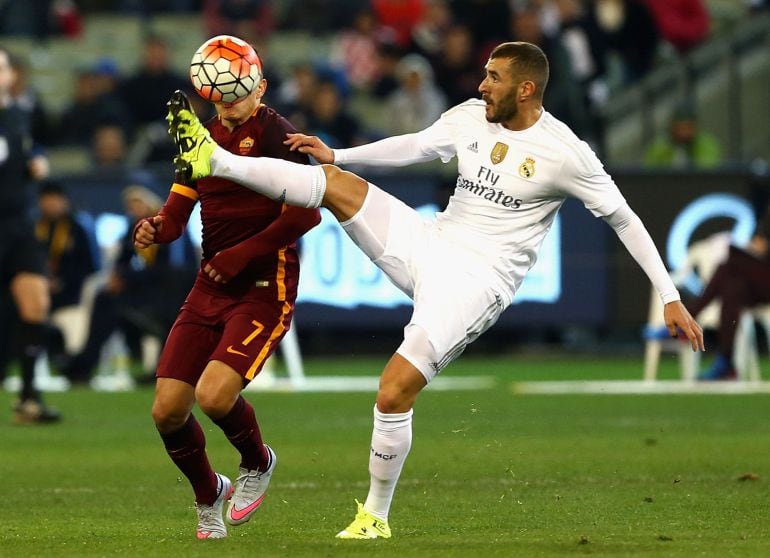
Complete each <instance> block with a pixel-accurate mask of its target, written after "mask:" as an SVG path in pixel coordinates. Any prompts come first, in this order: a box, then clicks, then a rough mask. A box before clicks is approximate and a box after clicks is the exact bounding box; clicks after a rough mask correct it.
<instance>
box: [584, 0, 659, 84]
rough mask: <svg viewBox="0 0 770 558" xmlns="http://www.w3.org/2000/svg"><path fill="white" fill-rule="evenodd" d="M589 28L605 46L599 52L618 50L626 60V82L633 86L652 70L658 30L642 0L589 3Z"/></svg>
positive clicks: (624, 75) (609, 0) (624, 72)
mask: <svg viewBox="0 0 770 558" xmlns="http://www.w3.org/2000/svg"><path fill="white" fill-rule="evenodd" d="M586 7H587V13H586V16H587V17H586V25H587V28H588V30H589V32H590V33H591V35H592V36H593V37H594V38H595V40H596V41H599V42H601V43H603V44H602V46H601V47H599V48H598V49H597V50H599V51H605V50H606V51H615V52H617V53H618V54H619V55H620V57H621V59H622V61H623V76H622V78H623V81H624V82H625V83H626V84H630V83H633V82H635V81H637V80H638V79H640V78H641V77H643V76H644V75H645V74H647V73H648V72H649V71H650V69H651V68H652V64H653V61H654V57H655V52H656V50H657V48H658V31H657V26H656V25H655V21H654V20H653V17H652V14H651V13H650V11H649V9H648V8H647V6H646V5H645V4H643V3H642V1H641V0H595V1H594V2H588V3H587V6H586Z"/></svg>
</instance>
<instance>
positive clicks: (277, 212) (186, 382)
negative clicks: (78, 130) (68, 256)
mask: <svg viewBox="0 0 770 558" xmlns="http://www.w3.org/2000/svg"><path fill="white" fill-rule="evenodd" d="M266 86H267V84H266V82H265V80H264V79H263V80H262V81H261V82H260V84H259V86H258V87H257V88H256V89H255V90H254V91H253V92H252V93H251V94H249V95H248V97H245V98H244V99H242V100H239V101H237V102H235V103H215V107H216V112H217V116H216V117H215V118H213V119H211V120H210V121H209V122H207V123H206V126H207V128H208V129H209V131H210V132H211V136H212V137H213V138H214V140H215V141H216V142H217V143H218V144H219V145H220V146H222V147H223V148H224V149H226V150H228V151H231V152H232V153H236V154H239V155H249V156H254V157H258V156H270V157H277V158H282V159H286V160H289V161H294V162H300V163H308V162H309V161H308V158H307V155H301V154H299V153H298V152H296V151H294V152H292V151H289V148H288V147H287V146H285V145H283V141H284V139H285V138H286V133H287V132H294V131H295V130H294V128H293V127H292V125H291V124H290V123H289V122H288V121H287V120H285V119H284V118H283V117H282V116H280V115H279V114H278V113H276V112H275V111H274V110H273V109H271V108H269V107H267V106H265V105H263V104H261V99H262V96H263V95H264V93H265V88H266ZM197 201H200V203H201V219H202V222H203V262H202V265H201V270H200V272H199V274H198V277H197V279H196V281H195V285H194V286H193V288H192V291H190V294H189V295H188V297H187V299H186V300H185V303H184V305H183V306H182V309H181V311H180V313H179V316H178V317H177V320H176V322H175V323H174V326H173V327H172V329H171V332H170V333H169V336H168V340H167V341H166V345H165V347H164V349H163V353H162V355H161V357H160V362H159V363H158V369H157V378H158V379H157V384H156V392H155V401H154V403H153V407H152V417H153V420H154V421H155V425H156V427H157V429H158V431H159V432H160V436H161V438H162V439H163V443H164V445H165V446H166V451H167V452H168V455H169V457H171V460H172V461H173V462H174V463H175V464H176V466H177V467H179V469H180V470H181V471H182V472H183V473H184V474H185V476H186V477H187V478H188V479H189V481H190V483H191V484H192V487H193V490H194V492H195V502H196V508H197V511H198V529H197V536H198V538H199V539H205V538H221V537H225V536H227V528H226V527H225V524H224V521H223V519H222V508H223V505H224V502H225V500H228V499H230V497H231V495H232V500H231V502H230V505H229V507H228V510H227V522H228V523H230V524H231V525H238V524H241V523H244V522H246V521H248V520H249V518H250V517H251V515H252V514H253V513H254V512H255V511H256V509H257V508H258V507H259V505H260V504H261V502H262V499H263V498H264V495H265V491H266V490H267V486H268V483H269V482H270V477H271V475H272V473H273V470H274V469H275V464H276V455H275V453H274V452H273V450H272V449H271V448H270V447H269V446H267V445H265V444H264V443H263V441H262V435H261V433H260V429H259V426H258V424H257V420H256V417H255V414H254V409H253V408H252V407H251V405H249V403H248V402H247V401H246V400H245V399H244V398H243V397H242V396H241V394H240V392H241V390H242V389H243V388H244V386H246V384H248V383H249V381H251V380H253V379H254V377H255V376H256V375H257V374H259V372H260V370H261V368H262V365H263V364H264V362H265V360H266V359H267V358H268V357H269V356H270V355H271V354H272V353H273V351H274V350H275V349H276V347H277V345H278V343H279V341H280V340H281V338H282V337H283V336H284V334H285V333H286V331H287V330H288V328H289V324H290V322H291V317H292V313H293V311H294V300H295V298H296V295H297V283H298V280H299V262H298V257H297V250H296V245H295V243H296V241H297V239H298V238H299V237H300V236H302V234H304V233H305V232H306V231H308V230H309V229H311V228H312V227H314V226H315V225H317V224H318V223H319V222H320V214H319V212H318V210H317V209H311V210H308V209H299V208H296V207H290V206H287V205H285V204H283V203H280V202H276V201H273V200H271V199H269V198H267V197H265V196H263V195H260V194H256V193H254V192H252V191H250V190H247V189H245V188H243V187H241V186H239V185H237V184H235V183H234V182H230V181H229V180H223V179H220V178H205V179H203V180H199V181H197V183H196V184H179V183H175V184H174V185H173V186H172V187H171V193H170V194H169V197H168V199H167V200H166V204H165V205H164V206H163V209H161V211H160V213H159V214H158V215H157V216H155V217H153V218H150V219H146V220H144V221H143V222H140V223H139V224H138V225H137V227H136V229H135V232H134V241H135V245H136V246H137V247H138V248H146V247H148V246H150V245H151V244H153V243H165V242H170V241H172V240H174V239H175V238H177V237H178V236H179V235H180V234H181V232H182V230H183V227H184V226H185V225H186V223H187V221H188V219H189V217H190V213H191V211H192V209H193V207H194V205H195V203H196V202H197ZM196 401H197V402H198V405H199V406H200V408H201V410H202V411H203V412H204V413H206V414H207V415H208V416H209V418H211V419H212V420H213V421H214V423H215V424H216V425H217V426H219V427H220V428H221V429H222V430H223V431H224V433H225V435H226V436H227V439H228V440H230V443H231V444H232V445H233V446H235V448H236V449H237V450H238V451H239V452H240V454H241V464H240V471H239V472H240V474H239V475H238V478H237V480H236V481H235V486H234V488H233V485H232V484H231V483H230V480H229V479H228V478H227V477H225V476H224V475H221V474H219V473H215V472H214V471H213V469H212V468H211V466H210V465H209V461H208V458H207V456H206V451H205V438H204V434H203V430H202V429H201V427H200V425H199V424H198V422H197V421H196V419H195V417H194V416H193V414H192V412H191V411H192V407H193V404H194V403H195V402H196Z"/></svg>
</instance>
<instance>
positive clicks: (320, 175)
mask: <svg viewBox="0 0 770 558" xmlns="http://www.w3.org/2000/svg"><path fill="white" fill-rule="evenodd" d="M211 174H212V176H218V177H220V178H227V179H228V180H232V181H233V182H237V183H238V184H241V185H242V186H245V187H246V188H248V189H250V190H254V191H255V192H259V193H260V194H263V195H265V196H267V197H268V198H270V199H273V200H276V201H278V200H280V201H285V202H286V203H288V204H289V205H296V206H298V207H321V202H322V201H323V197H324V193H325V192H326V173H324V170H323V167H321V166H320V165H317V166H312V165H300V164H299V163H294V162H291V161H284V160H282V159H271V158H270V157H241V156H238V155H235V154H234V153H230V152H229V151H225V150H224V149H222V148H221V147H217V148H216V149H214V153H213V154H212V155H211Z"/></svg>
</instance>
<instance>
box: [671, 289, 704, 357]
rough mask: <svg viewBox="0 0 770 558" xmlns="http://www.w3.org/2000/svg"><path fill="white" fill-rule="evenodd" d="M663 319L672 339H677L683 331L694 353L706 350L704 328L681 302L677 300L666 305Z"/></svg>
mask: <svg viewBox="0 0 770 558" xmlns="http://www.w3.org/2000/svg"><path fill="white" fill-rule="evenodd" d="M663 319H664V320H665V322H666V327H667V328H668V332H669V333H670V334H671V337H677V336H678V335H679V331H681V332H682V333H684V335H685V336H686V337H687V339H689V340H690V345H691V346H692V350H693V351H697V350H699V349H700V350H701V351H705V350H706V347H705V345H704V344H703V328H702V327H701V326H700V324H699V323H698V322H696V321H695V318H693V317H692V316H691V315H690V312H688V311H687V308H685V307H684V304H682V303H681V301H679V300H675V301H674V302H669V303H668V304H666V305H665V306H664V307H663Z"/></svg>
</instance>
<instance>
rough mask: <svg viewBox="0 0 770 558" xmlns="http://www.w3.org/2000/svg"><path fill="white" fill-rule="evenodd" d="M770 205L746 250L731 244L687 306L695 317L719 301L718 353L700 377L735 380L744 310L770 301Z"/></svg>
mask: <svg viewBox="0 0 770 558" xmlns="http://www.w3.org/2000/svg"><path fill="white" fill-rule="evenodd" d="M769 240H770V208H768V210H767V211H766V212H765V215H764V218H763V219H762V220H761V221H760V223H759V225H758V227H757V230H756V231H755V233H754V236H753V237H752V239H751V241H750V243H749V245H748V246H747V247H746V249H745V250H744V249H741V248H737V247H736V246H730V252H729V255H728V257H727V260H726V261H725V262H724V263H723V264H722V265H720V266H719V267H718V268H717V270H716V272H715V273H714V275H713V276H712V277H711V280H710V281H709V283H708V285H706V288H705V289H704V290H703V293H702V294H701V295H700V296H699V297H698V298H697V299H696V300H695V301H693V302H691V303H688V304H687V305H686V306H687V309H688V310H689V311H690V312H691V313H692V315H693V317H697V315H698V314H699V313H700V312H702V311H703V309H704V308H706V306H708V305H709V304H710V303H711V302H712V301H714V300H720V301H721V306H720V314H719V328H718V330H717V351H718V352H717V356H716V358H715V359H714V362H713V364H712V365H711V367H710V368H708V369H707V370H705V371H704V372H703V373H701V374H700V376H698V379H700V380H727V379H735V378H736V373H735V364H734V362H733V349H734V347H735V332H736V330H737V328H738V322H739V321H740V317H741V314H742V313H743V311H744V310H746V309H749V308H752V307H754V306H758V305H761V304H770V251H769V250H768V241H769Z"/></svg>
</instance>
